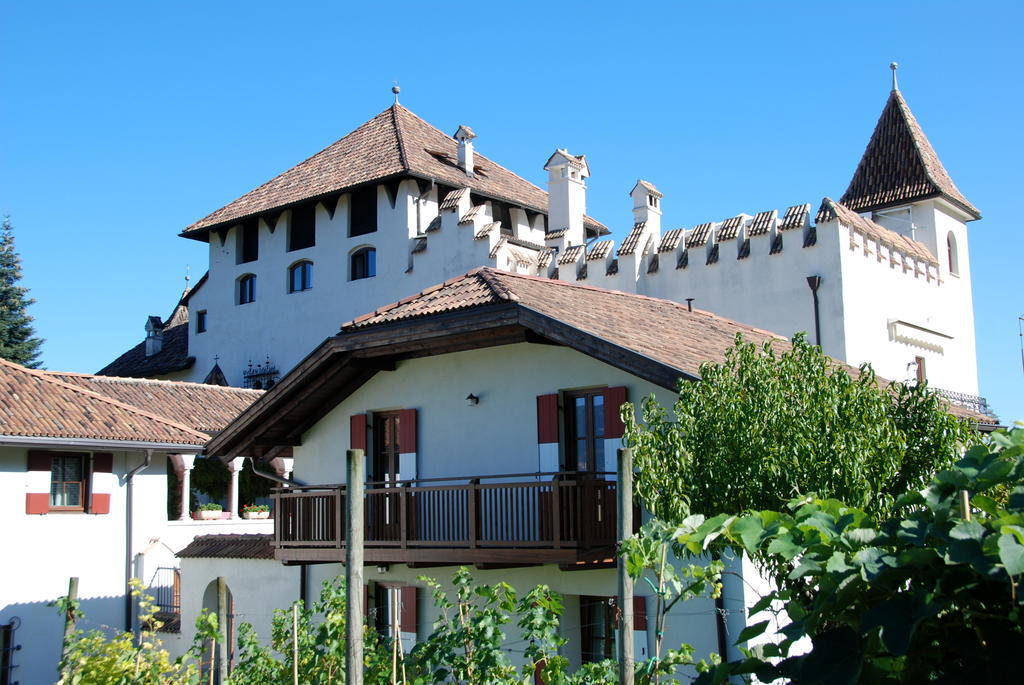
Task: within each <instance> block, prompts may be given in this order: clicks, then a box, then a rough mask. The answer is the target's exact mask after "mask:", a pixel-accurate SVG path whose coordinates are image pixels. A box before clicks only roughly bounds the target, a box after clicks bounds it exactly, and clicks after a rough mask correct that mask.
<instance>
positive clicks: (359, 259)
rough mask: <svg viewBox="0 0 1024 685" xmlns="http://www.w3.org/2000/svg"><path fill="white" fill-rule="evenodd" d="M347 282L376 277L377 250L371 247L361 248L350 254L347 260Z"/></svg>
mask: <svg viewBox="0 0 1024 685" xmlns="http://www.w3.org/2000/svg"><path fill="white" fill-rule="evenodd" d="M349 267H350V268H349V280H351V281H358V280H359V279H360V278H372V277H374V276H376V275H377V250H375V249H374V248H372V247H361V248H359V249H358V250H356V251H355V252H353V253H352V257H351V258H350V260H349Z"/></svg>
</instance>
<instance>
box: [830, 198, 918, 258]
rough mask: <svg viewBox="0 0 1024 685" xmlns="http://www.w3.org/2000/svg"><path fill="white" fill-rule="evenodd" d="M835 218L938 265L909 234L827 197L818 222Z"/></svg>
mask: <svg viewBox="0 0 1024 685" xmlns="http://www.w3.org/2000/svg"><path fill="white" fill-rule="evenodd" d="M833 219H839V221H840V223H842V224H844V225H846V226H848V227H849V228H851V229H853V230H854V231H857V232H858V233H860V234H861V235H863V236H864V237H865V238H870V239H871V240H874V241H876V242H878V243H880V244H882V245H886V246H888V247H889V248H890V249H892V250H896V251H897V252H901V253H903V254H905V255H908V256H910V257H916V258H917V259H920V260H921V261H923V262H927V263H929V264H934V265H936V266H938V261H937V260H936V259H935V256H934V255H933V254H932V253H931V252H930V251H929V250H928V248H927V247H925V246H924V245H923V244H922V243H919V242H918V241H916V240H911V239H910V238H908V237H907V236H905V235H902V234H900V233H897V232H896V231H891V230H889V229H888V228H885V227H884V226H879V225H878V224H876V223H875V222H874V221H871V220H870V219H865V218H864V217H862V216H861V215H860V214H858V213H857V212H855V211H853V210H852V209H849V208H848V207H844V206H843V205H842V204H840V203H837V202H833V201H832V200H831V199H829V198H827V197H826V198H825V199H824V200H822V201H821V208H820V209H819V210H818V223H819V224H820V223H822V222H824V221H832V220H833Z"/></svg>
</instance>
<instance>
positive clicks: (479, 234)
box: [473, 221, 501, 240]
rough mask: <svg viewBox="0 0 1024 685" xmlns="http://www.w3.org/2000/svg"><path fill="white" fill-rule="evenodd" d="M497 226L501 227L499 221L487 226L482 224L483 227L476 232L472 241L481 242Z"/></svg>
mask: <svg viewBox="0 0 1024 685" xmlns="http://www.w3.org/2000/svg"><path fill="white" fill-rule="evenodd" d="M499 226H501V222H500V221H492V222H491V223H489V224H484V225H483V227H482V228H481V229H480V230H479V231H477V232H476V235H475V236H473V239H474V240H483V239H484V238H486V237H487V235H488V234H489V233H490V232H491V231H492V230H494V229H495V228H497V227H499Z"/></svg>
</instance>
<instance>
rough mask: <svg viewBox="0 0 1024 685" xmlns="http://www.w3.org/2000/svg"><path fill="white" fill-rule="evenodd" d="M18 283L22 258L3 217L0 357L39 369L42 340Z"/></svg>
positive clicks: (8, 220)
mask: <svg viewBox="0 0 1024 685" xmlns="http://www.w3.org/2000/svg"><path fill="white" fill-rule="evenodd" d="M20 280H21V257H19V256H18V252H17V250H15V249H14V226H12V225H11V218H10V217H9V216H5V217H4V220H3V225H2V226H0V358H3V359H7V360H10V361H12V362H16V363H18V364H23V365H25V366H27V367H29V368H32V369H34V368H36V367H38V366H39V354H40V352H41V350H40V347H42V344H43V340H42V339H41V338H37V337H35V329H34V328H33V327H32V317H31V316H29V315H28V306H29V305H30V304H32V303H33V302H35V300H33V299H31V298H29V297H27V296H26V295H27V293H28V288H23V287H21V286H19V285H18V281H20Z"/></svg>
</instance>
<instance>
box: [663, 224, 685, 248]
mask: <svg viewBox="0 0 1024 685" xmlns="http://www.w3.org/2000/svg"><path fill="white" fill-rule="evenodd" d="M685 233H686V229H685V228H673V229H672V230H671V231H668V232H666V233H665V235H663V236H662V237H661V244H660V245H658V252H675V250H676V248H677V247H679V243H680V241H682V239H683V234H685Z"/></svg>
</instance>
